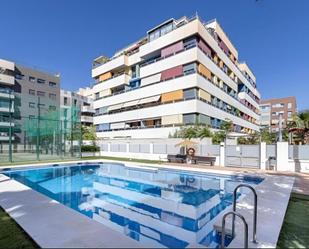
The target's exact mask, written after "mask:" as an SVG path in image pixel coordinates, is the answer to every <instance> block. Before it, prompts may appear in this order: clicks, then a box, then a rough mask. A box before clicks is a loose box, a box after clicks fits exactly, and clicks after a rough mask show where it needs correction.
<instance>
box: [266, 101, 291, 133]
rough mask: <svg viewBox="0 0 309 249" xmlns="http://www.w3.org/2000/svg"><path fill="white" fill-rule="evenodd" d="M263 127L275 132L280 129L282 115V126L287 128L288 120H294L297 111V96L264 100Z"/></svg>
mask: <svg viewBox="0 0 309 249" xmlns="http://www.w3.org/2000/svg"><path fill="white" fill-rule="evenodd" d="M260 109H261V128H263V129H265V128H269V129H270V130H271V131H273V132H277V131H279V122H280V116H281V121H282V128H285V127H286V125H287V122H288V121H291V120H292V117H293V114H295V113H297V104H296V98H295V97H285V98H277V99H268V100H262V101H261V104H260Z"/></svg>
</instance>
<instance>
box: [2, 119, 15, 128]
mask: <svg viewBox="0 0 309 249" xmlns="http://www.w3.org/2000/svg"><path fill="white" fill-rule="evenodd" d="M10 126H11V127H14V126H15V124H14V123H13V120H12V121H11V122H10V118H9V117H4V116H0V127H10Z"/></svg>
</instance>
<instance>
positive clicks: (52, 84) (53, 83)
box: [49, 81, 57, 87]
mask: <svg viewBox="0 0 309 249" xmlns="http://www.w3.org/2000/svg"><path fill="white" fill-rule="evenodd" d="M49 86H50V87H57V83H55V82H52V81H50V82H49Z"/></svg>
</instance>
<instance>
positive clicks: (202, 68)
mask: <svg viewBox="0 0 309 249" xmlns="http://www.w3.org/2000/svg"><path fill="white" fill-rule="evenodd" d="M198 72H199V73H200V74H202V75H204V76H206V77H207V78H208V79H211V72H210V71H209V69H208V68H206V67H205V66H204V65H203V64H199V65H198Z"/></svg>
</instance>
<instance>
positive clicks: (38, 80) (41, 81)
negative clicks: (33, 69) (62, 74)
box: [36, 79, 45, 84]
mask: <svg viewBox="0 0 309 249" xmlns="http://www.w3.org/2000/svg"><path fill="white" fill-rule="evenodd" d="M36 82H38V83H39V84H45V80H42V79H37V80H36Z"/></svg>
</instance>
